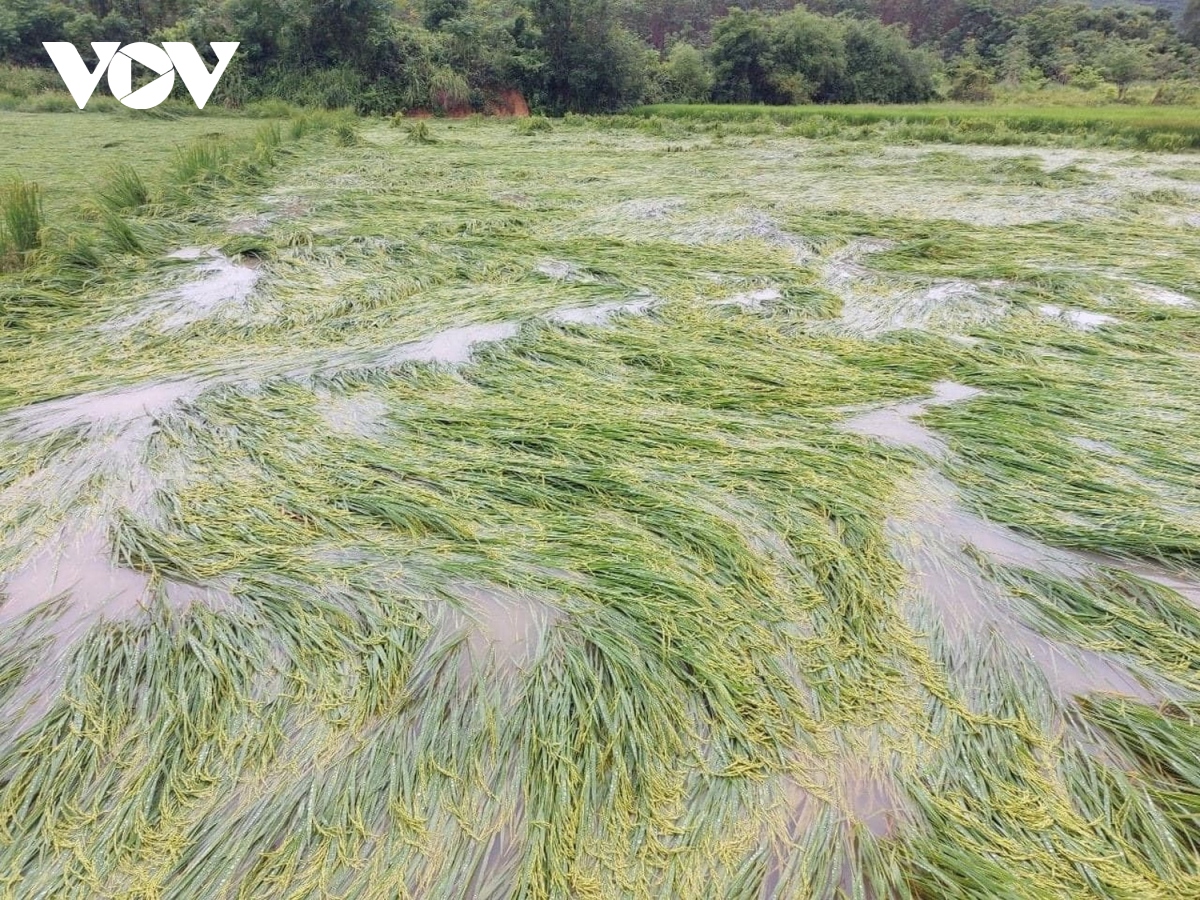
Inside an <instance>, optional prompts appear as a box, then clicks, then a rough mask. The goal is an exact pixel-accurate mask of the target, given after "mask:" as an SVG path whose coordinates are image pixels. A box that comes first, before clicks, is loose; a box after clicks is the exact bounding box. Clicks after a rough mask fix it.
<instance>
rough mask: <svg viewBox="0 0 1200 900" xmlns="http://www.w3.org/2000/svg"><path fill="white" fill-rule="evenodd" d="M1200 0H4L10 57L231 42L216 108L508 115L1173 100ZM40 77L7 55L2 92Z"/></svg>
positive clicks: (1193, 55)
mask: <svg viewBox="0 0 1200 900" xmlns="http://www.w3.org/2000/svg"><path fill="white" fill-rule="evenodd" d="M1197 2H1200V0H1197ZM1197 2H1193V3H1191V5H1190V6H1189V7H1188V8H1187V9H1186V10H1184V11H1183V13H1182V15H1181V16H1180V17H1179V19H1178V21H1175V20H1173V19H1172V18H1171V15H1170V13H1169V12H1167V11H1166V10H1162V9H1155V8H1152V7H1149V6H1107V7H1102V8H1095V7H1092V6H1088V5H1085V4H1083V3H1078V2H1036V0H934V2H925V0H807V2H801V3H799V4H798V5H797V4H795V3H794V2H793V0H746V3H745V7H746V8H745V9H744V10H743V9H739V8H737V7H733V8H729V7H728V6H727V5H726V4H725V3H724V2H717V0H637V2H634V0H11V2H9V3H8V4H6V5H5V6H4V8H2V9H0V65H2V64H4V63H8V64H9V65H15V66H23V67H28V66H44V65H45V64H46V57H45V52H44V50H43V49H42V47H41V42H42V41H47V40H67V41H71V42H73V43H74V44H75V45H76V46H77V47H80V48H81V50H82V49H83V48H86V46H87V44H88V42H90V41H94V40H121V41H125V42H128V41H132V40H138V39H149V40H162V39H170V40H189V41H192V42H193V43H195V44H196V45H197V46H198V47H201V48H203V47H206V45H207V42H208V41H211V40H238V41H241V44H242V46H241V48H240V49H239V51H238V55H237V56H236V57H235V61H234V64H233V66H232V67H231V69H230V71H229V72H228V73H227V74H226V76H225V78H224V79H223V81H222V83H221V86H220V88H219V91H218V94H217V101H218V102H222V103H224V104H225V105H240V104H244V103H247V102H250V101H253V100H256V99H262V98H273V99H281V100H285V101H289V102H294V103H303V104H315V105H320V106H326V107H339V106H352V107H354V108H356V109H358V110H359V111H360V112H376V113H384V114H389V115H390V114H392V113H395V112H397V111H404V110H413V109H427V110H431V111H433V112H447V113H459V112H466V111H469V110H475V111H489V110H492V111H500V112H511V111H513V109H514V108H522V106H523V104H520V103H518V104H517V105H516V107H514V104H513V100H512V98H513V96H514V94H520V95H521V97H522V98H524V99H525V100H527V101H528V104H529V105H530V106H532V107H534V108H541V109H544V110H546V111H548V112H551V113H562V112H566V111H577V112H580V111H612V110H616V109H621V108H625V107H628V106H631V105H636V104H638V103H647V102H664V101H666V102H678V101H683V102H704V101H708V100H715V101H718V102H740V103H746V102H750V103H773V104H781V103H783V104H787V103H801V102H817V103H862V102H883V103H897V102H899V103H905V102H915V101H922V100H928V99H931V98H933V97H935V96H938V95H942V96H945V97H949V98H951V99H955V100H964V101H973V102H977V101H987V100H990V99H992V97H993V96H994V94H995V92H996V90H998V89H1007V90H1014V89H1020V90H1025V91H1036V90H1038V89H1040V88H1042V87H1043V86H1045V85H1048V84H1049V85H1055V84H1057V85H1073V86H1075V87H1076V88H1078V89H1080V90H1085V91H1093V92H1097V91H1098V92H1100V94H1101V95H1102V94H1103V92H1104V91H1109V92H1111V95H1112V98H1113V99H1123V98H1124V96H1125V94H1126V92H1127V90H1128V88H1129V87H1130V85H1132V84H1134V83H1136V82H1139V81H1152V82H1154V83H1155V84H1157V85H1158V86H1159V88H1160V90H1159V91H1158V94H1157V95H1156V97H1155V100H1156V102H1162V103H1173V102H1186V101H1187V100H1188V98H1189V97H1190V96H1191V94H1190V93H1189V89H1188V88H1187V87H1186V86H1185V84H1186V83H1189V82H1190V83H1194V82H1195V81H1196V80H1197V79H1198V74H1197V73H1198V72H1200V49H1198V48H1197V46H1194V45H1196V44H1200V24H1198V23H1200V12H1198V8H1200V7H1198V6H1197ZM793 7H794V8H793ZM1189 41H1190V42H1191V43H1189ZM49 84H50V85H52V84H53V82H52V81H51V82H50V83H49ZM45 86H47V84H46V82H45V80H44V79H43V80H41V81H38V80H37V79H33V81H32V82H31V81H30V80H29V79H23V78H21V77H18V76H17V75H15V74H13V72H12V70H9V71H8V72H7V74H6V73H5V70H3V69H0V94H5V93H6V94H9V95H16V96H27V95H29V94H30V93H32V92H35V91H36V90H37V89H39V88H41V87H45ZM181 96H182V93H181Z"/></svg>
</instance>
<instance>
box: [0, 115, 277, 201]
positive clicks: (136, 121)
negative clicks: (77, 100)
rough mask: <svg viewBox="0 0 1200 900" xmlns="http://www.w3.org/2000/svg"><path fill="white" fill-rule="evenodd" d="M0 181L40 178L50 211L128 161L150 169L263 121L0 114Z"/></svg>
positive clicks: (213, 117)
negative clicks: (203, 141)
mask: <svg viewBox="0 0 1200 900" xmlns="http://www.w3.org/2000/svg"><path fill="white" fill-rule="evenodd" d="M2 121H3V123H4V124H3V133H4V139H3V145H2V146H0V183H2V182H4V181H7V180H9V179H11V178H22V179H24V180H26V181H36V182H38V183H39V184H40V185H41V186H42V188H43V190H44V191H45V197H46V205H47V207H48V208H50V209H55V208H62V207H65V206H68V205H69V204H70V203H71V201H72V200H74V199H75V198H76V197H77V196H78V192H79V189H80V188H81V187H82V186H83V185H82V184H81V180H82V181H83V182H85V183H86V182H94V181H95V180H96V179H97V178H99V177H100V176H102V175H103V174H104V173H105V172H106V171H107V170H108V169H111V168H112V167H113V166H116V165H119V164H129V165H133V166H136V167H137V168H139V169H153V168H156V167H158V166H161V165H162V164H164V163H165V162H166V161H167V160H168V159H170V157H171V155H172V154H173V153H174V152H175V151H176V149H177V148H178V147H180V146H183V145H186V144H190V143H192V142H193V141H195V140H197V139H198V138H203V137H213V138H217V137H228V138H235V139H236V138H242V137H247V136H249V135H251V134H253V133H254V132H255V130H256V129H258V128H259V127H261V125H262V120H261V119H250V118H235V117H231V116H228V115H220V114H217V113H207V114H205V115H199V116H189V117H187V118H180V119H174V120H170V121H164V120H163V119H160V118H156V117H153V116H134V115H126V114H115V115H105V114H101V115H94V114H82V113H16V112H6V113H4V115H3V120H2Z"/></svg>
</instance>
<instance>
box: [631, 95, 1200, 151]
mask: <svg viewBox="0 0 1200 900" xmlns="http://www.w3.org/2000/svg"><path fill="white" fill-rule="evenodd" d="M633 114H634V115H636V116H642V117H651V116H659V117H662V118H668V119H680V120H691V121H696V122H750V121H754V120H758V119H762V118H767V119H769V120H771V121H774V122H776V123H778V124H781V125H794V126H806V125H807V126H809V127H811V126H812V125H813V123H814V120H817V121H820V122H823V123H830V124H834V125H842V126H851V127H853V126H875V125H887V126H892V127H901V128H907V129H908V130H909V131H910V132H911V134H910V135H909V136H911V137H912V138H913V139H915V140H948V141H952V142H955V143H972V142H982V143H1024V142H1026V141H1025V140H1023V137H1025V136H1028V135H1048V136H1064V137H1067V138H1069V139H1070V141H1071V143H1074V144H1080V143H1091V144H1098V145H1111V146H1119V147H1139V148H1145V149H1151V150H1187V149H1200V108H1197V107H1194V106H1134V105H1129V106H1123V105H1110V106H1099V107H1097V106H978V105H967V104H957V103H935V104H920V105H907V106H872V105H857V106H753V105H737V104H726V105H718V104H681V103H674V104H672V103H661V104H657V105H653V106H642V107H639V108H637V109H635V110H633Z"/></svg>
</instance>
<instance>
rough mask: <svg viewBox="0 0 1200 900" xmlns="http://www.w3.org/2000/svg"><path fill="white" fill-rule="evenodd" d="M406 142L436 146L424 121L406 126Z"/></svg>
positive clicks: (434, 138)
mask: <svg viewBox="0 0 1200 900" xmlns="http://www.w3.org/2000/svg"><path fill="white" fill-rule="evenodd" d="M407 140H408V142H409V143H410V144H436V143H437V138H436V137H434V134H433V129H432V128H430V127H429V123H428V122H426V121H425V120H424V119H418V120H417V121H416V122H413V124H411V125H409V126H408V138H407Z"/></svg>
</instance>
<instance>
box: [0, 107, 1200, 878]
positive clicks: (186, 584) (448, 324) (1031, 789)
mask: <svg viewBox="0 0 1200 900" xmlns="http://www.w3.org/2000/svg"><path fill="white" fill-rule="evenodd" d="M112 121H117V120H116V119H113V120H112ZM231 121H233V120H226V119H221V118H217V117H211V116H208V115H207V114H206V115H205V116H203V117H196V118H195V119H191V120H188V127H189V128H202V130H201V131H200V133H199V135H197V136H198V137H199V138H200V143H184V144H183V145H182V146H180V147H178V148H175V147H174V146H172V140H173V139H172V138H170V137H168V135H172V134H174V132H173V131H172V129H173V128H175V127H176V125H177V124H178V123H175V122H155V123H153V127H154V128H157V129H160V130H161V134H162V135H163V136H164V137H163V141H162V145H163V146H164V147H165V148H167V149H166V150H165V151H164V153H163V155H162V156H160V157H155V158H153V159H152V158H149V157H147V158H145V159H143V158H138V159H136V160H134V159H127V158H117V159H113V160H111V162H108V161H105V162H104V163H99V162H97V163H96V164H93V165H89V166H83V165H80V166H79V167H77V168H76V169H75V170H74V171H72V170H70V168H69V167H66V166H64V165H63V161H62V159H61V158H59V157H55V156H53V154H49V153H47V152H45V145H44V144H39V142H38V141H37V140H31V141H29V143H28V145H21V146H20V147H16V146H13V147H10V146H9V145H7V144H6V145H5V147H4V148H3V149H0V167H3V169H4V170H5V171H6V172H8V171H12V172H15V173H16V174H17V175H18V176H19V177H20V178H22V179H24V180H25V181H26V182H37V183H38V184H39V185H40V190H42V191H43V192H44V193H45V195H46V196H47V197H50V198H57V199H56V200H55V201H54V202H53V203H47V205H46V208H45V210H44V212H43V215H44V217H45V227H44V228H43V229H42V230H41V231H40V232H39V237H38V241H37V246H35V247H34V248H33V249H29V250H24V251H22V255H21V256H20V257H19V258H17V257H14V260H15V261H14V262H12V263H11V264H10V265H9V268H8V271H7V274H0V318H2V321H3V330H2V331H0V339H2V340H3V346H4V352H3V355H2V357H0V573H3V575H2V581H0V587H2V594H3V602H2V603H0V896H6V897H13V898H33V897H46V898H49V897H54V898H60V897H62V898H95V897H122V898H125V897H128V898H197V897H211V898H276V897H278V898H314V900H315V898H334V897H336V898H395V897H413V898H441V897H446V898H458V897H472V898H508V897H519V898H538V900H543V898H547V900H548V898H625V897H628V898H661V897H679V898H697V900H699V898H768V897H769V898H785V897H786V898H800V897H803V898H810V897H811V898H839V897H841V898H906V900H908V898H911V900H918V898H1050V897H1106V898H1130V897H1136V898H1138V900H1144V898H1164V900H1167V898H1179V897H1189V896H1198V895H1200V765H1197V751H1198V750H1200V662H1198V660H1200V606H1198V604H1200V353H1198V352H1197V348H1198V347H1200V214H1198V213H1197V212H1196V210H1197V209H1198V208H1200V204H1198V202H1197V201H1198V200H1200V163H1198V162H1197V158H1196V157H1195V156H1194V155H1188V154H1178V153H1174V154H1173V153H1168V152H1151V151H1147V150H1141V149H1123V148H1120V147H1107V148H1103V147H1071V146H1058V147H1053V148H1029V147H1000V146H985V145H981V144H969V143H967V144H961V145H955V146H948V145H946V144H944V143H937V144H924V143H916V142H912V141H911V140H903V141H901V140H896V139H894V138H896V135H891V137H889V136H888V135H887V134H885V133H883V132H880V133H878V134H859V135H853V136H842V137H836V136H827V137H823V138H812V137H804V136H802V135H799V134H796V133H789V128H788V126H787V125H785V124H768V123H764V122H762V121H757V120H756V121H754V122H753V123H751V127H745V128H738V127H737V126H736V123H735V124H734V125H730V126H729V127H726V128H723V129H719V130H713V129H693V128H690V127H688V126H687V124H686V123H672V122H669V121H666V120H662V119H659V120H654V121H651V122H641V121H639V120H637V119H634V118H629V119H614V120H607V121H606V120H585V119H568V120H563V121H557V122H554V123H552V124H545V125H543V124H540V123H539V124H538V125H537V126H536V127H531V126H529V125H522V126H518V125H516V124H514V123H512V122H507V121H501V120H474V119H473V120H462V121H454V122H445V121H434V122H431V123H421V125H420V126H411V127H410V126H408V125H406V123H404V122H399V123H395V124H393V123H390V122H386V121H378V120H375V121H371V120H357V121H356V120H350V119H344V118H336V117H305V118H298V119H294V120H289V121H281V122H268V123H263V122H257V123H253V126H252V127H250V126H247V125H246V123H244V122H242V121H240V120H239V121H238V124H237V125H236V126H229V123H230V122H231ZM98 122H99V123H100V124H99V125H98V124H97V123H98ZM74 123H79V127H80V128H81V129H82V128H84V127H85V126H86V128H88V129H94V128H96V127H111V126H110V123H109V121H108V117H107V116H104V115H102V114H97V115H89V116H86V117H78V116H67V115H63V116H61V117H55V116H53V115H45V116H40V117H37V118H33V117H29V116H19V115H18V114H11V113H8V114H5V113H0V130H4V131H5V132H6V133H9V127H10V125H16V124H20V125H23V126H25V127H26V129H27V130H26V131H25V133H26V134H27V135H30V134H32V135H51V134H55V135H58V134H59V133H60V132H61V131H62V130H63V129H64V128H65V129H69V128H70V127H72V126H73V125H74ZM201 123H203V125H202V126H201ZM227 126H228V127H227ZM139 127H143V128H147V129H149V128H150V127H151V126H150V124H146V123H143V124H142V125H140V126H139ZM418 127H419V130H418ZM30 129H32V130H30ZM235 130H236V133H234V131H235ZM215 132H222V133H224V136H223V137H221V138H216V137H213V136H212V133H215ZM189 137H190V136H189ZM55 140H56V141H57V140H59V138H58V137H55Z"/></svg>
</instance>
